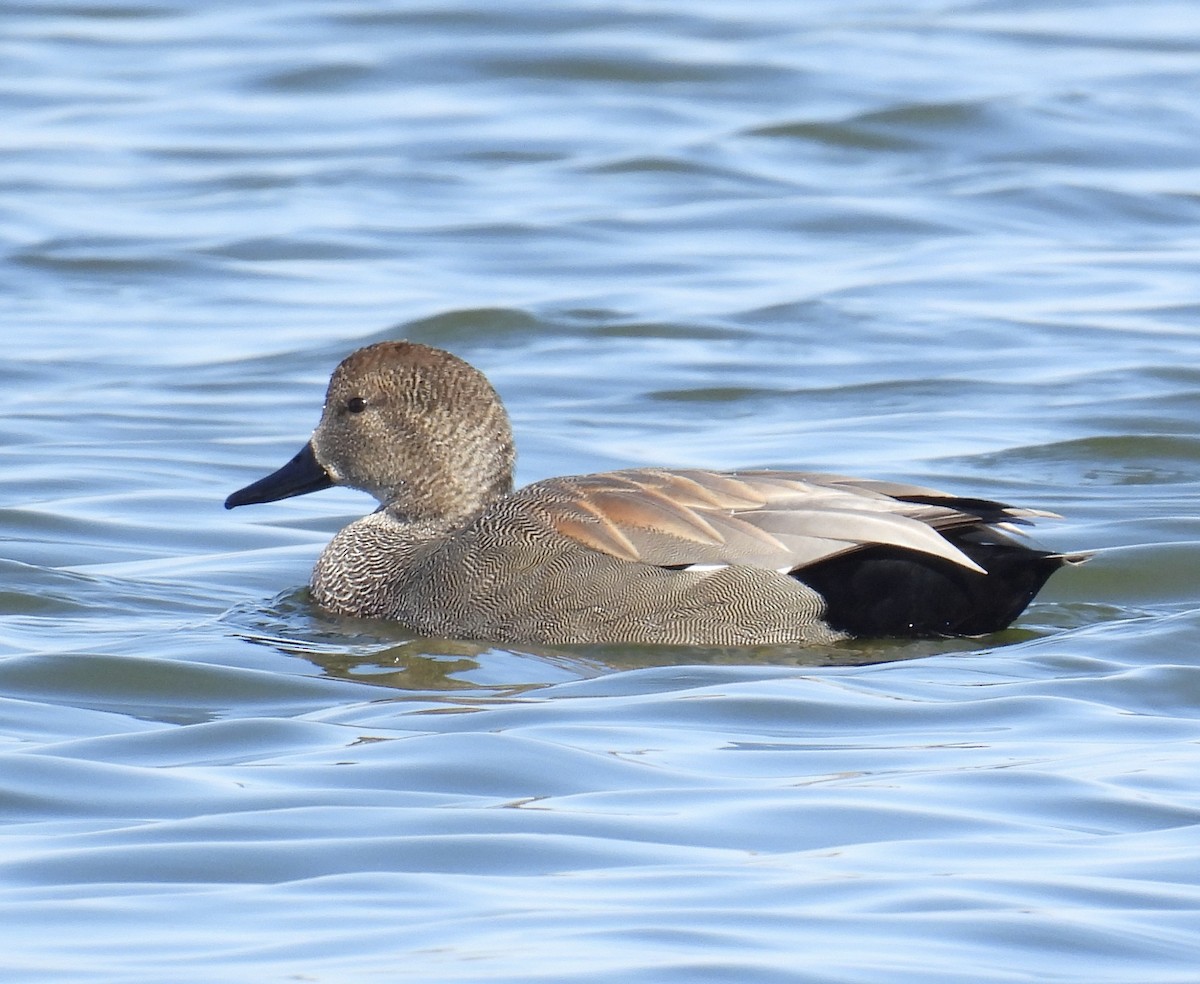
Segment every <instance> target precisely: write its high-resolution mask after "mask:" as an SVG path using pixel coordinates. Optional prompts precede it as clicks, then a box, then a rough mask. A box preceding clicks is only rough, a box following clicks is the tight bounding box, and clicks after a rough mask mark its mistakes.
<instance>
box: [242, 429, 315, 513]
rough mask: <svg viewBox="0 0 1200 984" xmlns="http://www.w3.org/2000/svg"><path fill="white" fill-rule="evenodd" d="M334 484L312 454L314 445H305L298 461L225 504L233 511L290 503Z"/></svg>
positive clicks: (290, 463) (272, 473) (254, 483)
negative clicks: (264, 504) (245, 507)
mask: <svg viewBox="0 0 1200 984" xmlns="http://www.w3.org/2000/svg"><path fill="white" fill-rule="evenodd" d="M333 484H334V483H333V479H332V478H330V477H329V473H328V472H326V471H325V469H324V468H322V467H321V465H320V464H319V463H318V461H317V457H316V455H314V454H313V449H312V445H311V444H306V445H304V447H302V448H301V449H300V453H299V454H297V455H296V457H294V458H293V459H292V460H291V461H289V462H288V463H287V464H286V465H284V466H283V467H282V468H280V469H279V470H278V471H274V472H271V474H270V475H268V476H267V477H266V478H260V479H259V480H258V481H257V482H252V483H251V484H249V485H247V486H246V487H245V488H244V489H238V490H237V491H236V492H234V493H233V495H231V496H230V497H229V498H228V499H226V500H225V508H226V509H233V508H234V507H235V506H250V505H254V504H255V503H259V502H274V501H276V500H277V499H290V498H291V497H292V496H294V495H305V494H306V493H308V492H319V491H321V489H327V488H330V487H331V486H332V485H333Z"/></svg>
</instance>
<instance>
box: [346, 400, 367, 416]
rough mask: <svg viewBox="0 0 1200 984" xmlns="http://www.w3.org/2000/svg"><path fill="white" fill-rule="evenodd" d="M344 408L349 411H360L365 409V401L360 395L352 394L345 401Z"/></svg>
mask: <svg viewBox="0 0 1200 984" xmlns="http://www.w3.org/2000/svg"><path fill="white" fill-rule="evenodd" d="M346 409H347V410H349V411H350V412H351V413H362V412H363V411H364V410H366V409H367V401H366V400H364V399H363V398H362V397H361V396H352V397H350V399H348V400H347V401H346Z"/></svg>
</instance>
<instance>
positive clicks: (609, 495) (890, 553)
mask: <svg viewBox="0 0 1200 984" xmlns="http://www.w3.org/2000/svg"><path fill="white" fill-rule="evenodd" d="M514 459H515V451H514V448H513V438H512V429H511V427H510V424H509V420H508V414H507V413H506V412H505V410H504V407H503V405H502V404H501V402H500V398H499V396H498V395H497V394H496V391H495V390H494V389H493V388H492V387H491V385H490V384H489V383H488V381H487V379H486V378H484V376H483V374H482V373H480V372H479V371H478V370H476V369H474V368H472V367H471V366H469V365H468V364H467V363H465V362H463V361H462V360H461V359H459V358H457V357H455V356H453V355H451V354H450V353H448V352H443V351H441V350H440V349H436V348H430V347H429V346H426V345H418V344H416V343H413V342H381V343H379V344H377V345H371V346H368V347H367V348H363V349H360V350H359V351H357V352H355V353H353V354H352V355H350V356H349V357H348V358H347V359H346V360H345V361H343V362H342V363H341V365H339V366H338V367H337V369H336V370H335V371H334V373H333V378H332V379H331V380H330V383H329V390H328V392H327V394H326V397H325V408H324V411H323V413H322V415H321V422H320V424H319V425H318V426H317V429H316V431H314V433H313V435H312V439H311V440H310V441H309V443H308V444H306V445H305V446H304V448H303V449H302V450H301V451H300V453H299V454H297V455H296V456H295V457H294V458H293V459H292V460H291V461H289V462H288V463H287V464H286V465H284V466H283V467H282V468H280V469H279V470H278V471H276V472H274V473H273V474H271V475H268V476H267V477H266V478H263V479H261V480H260V481H257V482H254V483H253V484H251V485H248V486H246V487H245V488H244V489H241V490H240V491H238V492H234V493H233V494H232V495H231V496H230V497H229V498H228V499H226V500H225V506H226V508H228V509H232V508H233V507H235V506H243V505H248V504H250V503H260V502H272V501H274V500H276V499H283V498H287V497H288V496H294V495H303V494H304V493H306V492H314V491H317V490H318V489H324V488H329V487H330V486H332V485H346V486H349V487H351V488H355V489H361V490H362V491H364V492H369V493H370V494H371V495H373V496H374V497H375V498H376V499H378V500H379V502H380V503H381V506H380V508H379V509H378V510H377V511H375V512H373V513H371V514H370V515H368V516H365V517H363V518H362V519H359V520H356V521H355V522H353V523H351V524H350V525H349V526H347V527H345V528H344V529H343V530H342V531H341V532H339V533H338V534H337V535H336V536H335V537H334V538H333V540H332V541H331V542H330V543H329V545H328V546H327V547H326V548H325V550H324V552H323V553H322V554H321V556H320V559H319V560H318V561H317V564H316V568H315V569H314V571H313V575H312V582H311V589H312V598H313V601H314V602H315V603H316V604H317V605H319V606H320V607H321V608H324V609H326V610H328V611H330V612H334V613H338V614H343V615H352V616H363V617H376V618H387V619H395V620H398V621H400V622H402V623H404V624H405V625H407V626H408V627H409V628H410V629H412V630H414V631H416V632H419V633H421V634H425V635H430V636H440V637H450V638H460V639H467V638H469V639H480V640H489V641H494V642H502V643H518V644H538V643H541V644H551V645H558V644H574V643H614V642H622V643H639V644H655V643H666V644H675V645H680V644H685V645H714V646H730V645H760V644H768V643H799V644H806V643H808V644H812V643H828V642H832V641H835V640H838V639H845V638H849V637H853V636H875V637H882V636H907V637H918V636H956V635H982V634H984V633H988V632H993V631H997V630H1000V629H1003V628H1005V627H1006V626H1008V625H1009V624H1010V623H1011V622H1012V621H1013V619H1015V618H1016V617H1017V616H1018V615H1020V614H1021V612H1022V611H1023V610H1024V609H1025V607H1026V605H1028V604H1029V602H1030V601H1031V600H1032V599H1033V596H1034V595H1035V594H1036V593H1037V592H1038V591H1039V590H1040V589H1041V587H1042V585H1043V584H1044V583H1045V581H1046V579H1047V578H1048V577H1049V576H1050V575H1051V574H1052V573H1053V572H1054V571H1055V570H1057V569H1058V568H1059V567H1061V566H1062V565H1063V564H1067V563H1075V562H1078V561H1081V560H1083V559H1085V555H1083V554H1069V555H1068V554H1057V553H1050V552H1047V551H1044V550H1038V549H1034V548H1032V547H1030V546H1028V545H1026V544H1024V543H1022V542H1020V541H1018V540H1016V539H1014V538H1013V536H1011V535H1010V533H1012V532H1014V531H1015V524H1027V523H1028V522H1029V521H1030V519H1032V518H1034V517H1041V516H1053V515H1054V514H1053V513H1047V512H1042V511H1040V510H1035V509H1018V508H1014V507H1012V506H1007V505H1005V504H1003V503H999V502H991V501H989V500H987V499H976V498H962V497H958V496H954V495H948V494H946V493H944V492H936V491H933V490H932V489H925V488H920V487H917V486H911V485H899V484H894V483H891V482H880V481H870V480H863V479H855V478H843V477H840V476H836V475H824V474H812V473H808V472H795V471H735V472H714V471H703V470H699V469H680V470H670V471H669V470H666V469H659V468H630V469H626V470H622V471H614V472H605V473H602V474H596V475H578V476H571V477H565V478H550V479H546V480H544V481H540V482H535V483H533V484H532V485H527V486H525V487H524V488H522V489H519V490H516V491H514V490H513V462H514Z"/></svg>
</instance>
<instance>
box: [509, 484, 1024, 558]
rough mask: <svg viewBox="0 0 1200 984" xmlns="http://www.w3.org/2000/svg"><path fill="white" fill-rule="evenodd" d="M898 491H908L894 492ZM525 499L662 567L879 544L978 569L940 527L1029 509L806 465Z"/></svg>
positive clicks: (540, 490)
mask: <svg viewBox="0 0 1200 984" xmlns="http://www.w3.org/2000/svg"><path fill="white" fill-rule="evenodd" d="M893 489H894V490H896V491H897V492H899V491H901V490H903V492H906V493H908V494H909V495H910V496H911V497H912V498H911V499H902V498H899V497H897V496H894V495H892V494H891V492H890V490H893ZM518 496H519V497H521V498H522V499H524V500H525V502H526V503H527V504H528V505H529V507H530V508H533V509H536V511H537V512H538V513H539V514H540V515H541V516H542V517H543V519H544V520H545V521H546V522H547V523H548V524H549V526H550V527H551V528H552V529H553V530H555V531H556V532H557V533H558V534H559V535H561V536H565V537H568V538H570V539H572V540H575V541H576V542H578V543H580V544H582V545H583V546H585V547H588V548H590V549H592V550H599V551H601V552H603V553H607V554H610V555H612V556H614V557H619V558H621V559H622V560H628V561H631V562H638V563H644V564H653V565H655V566H660V567H679V566H682V567H687V566H698V567H705V566H714V567H716V566H724V565H728V564H745V565H750V566H755V567H764V568H769V569H772V570H778V571H793V570H797V569H799V568H802V567H805V566H808V565H810V564H814V563H816V562H817V561H820V560H824V559H826V558H829V557H834V556H837V555H838V554H842V553H846V552H848V551H852V550H856V549H859V548H861V547H865V546H870V545H875V544H883V545H890V546H895V547H901V548H903V549H907V550H915V551H918V552H921V553H927V554H932V555H934V556H938V557H942V558H944V559H946V560H949V561H951V562H952V563H955V564H959V565H961V566H963V567H966V568H968V569H970V570H976V571H979V570H981V568H979V567H978V566H977V565H976V564H975V563H974V562H973V561H971V560H970V559H969V558H968V557H967V556H966V555H965V554H963V553H962V552H961V551H960V550H958V548H957V547H955V546H954V545H953V544H951V543H950V542H949V541H947V540H946V539H945V538H944V537H943V536H942V535H941V534H940V533H939V532H938V530H939V529H953V528H958V527H963V526H972V525H981V524H987V523H988V522H999V521H1003V520H1013V521H1020V520H1019V518H1017V517H1018V516H1019V515H1021V514H1022V511H1019V510H1013V511H1011V512H1006V513H1004V515H997V517H996V518H995V519H992V518H991V517H988V518H987V519H984V518H981V516H980V515H979V514H978V512H971V511H964V510H960V509H958V508H955V505H954V503H955V502H956V500H955V499H954V498H953V497H951V496H944V495H943V494H942V493H938V492H935V491H933V490H929V489H919V488H917V487H915V486H891V485H889V484H888V483H858V482H856V481H855V480H853V479H840V478H839V477H837V476H826V475H810V474H807V473H803V472H709V471H702V470H681V471H666V470H660V469H649V468H646V469H640V468H639V469H628V470H624V471H616V472H607V473H603V474H598V475H582V476H574V477H567V478H555V479H549V480H547V481H544V482H538V483H536V484H535V485H532V486H529V487H528V488H526V489H524V490H522V492H520V493H518ZM988 505H989V506H993V507H995V509H997V510H1005V508H1006V507H1004V506H1002V505H1000V504H998V503H988Z"/></svg>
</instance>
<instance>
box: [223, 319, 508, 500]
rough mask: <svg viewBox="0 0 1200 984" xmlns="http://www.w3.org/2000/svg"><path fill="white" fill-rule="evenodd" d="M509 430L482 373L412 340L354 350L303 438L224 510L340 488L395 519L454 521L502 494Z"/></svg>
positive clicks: (505, 482) (336, 374)
mask: <svg viewBox="0 0 1200 984" xmlns="http://www.w3.org/2000/svg"><path fill="white" fill-rule="evenodd" d="M514 459H515V452H514V450H513V440H512V428H511V426H510V424H509V421H508V414H507V413H505V411H504V406H503V404H502V403H501V402H500V397H499V396H498V395H497V394H496V391H495V390H494V389H493V388H492V386H491V384H490V383H489V382H488V381H487V379H486V378H485V377H484V375H483V374H482V373H481V372H479V371H478V370H477V369H474V368H473V367H471V366H469V365H468V364H467V363H465V362H463V360H462V359H459V358H458V357H456V356H453V355H451V354H450V353H449V352H443V351H442V350H441V349H436V348H431V347H430V346H428V345H419V344H417V343H415V342H380V343H378V344H376V345H370V346H367V347H366V348H362V349H359V350H358V351H357V352H355V353H353V354H352V355H350V356H349V357H348V358H346V359H345V360H344V361H343V362H342V363H341V365H339V366H338V367H337V369H335V370H334V372H333V377H332V378H331V379H330V381H329V390H328V391H327V392H326V394H325V408H324V410H323V412H322V414H321V422H320V423H319V424H318V425H317V429H316V430H315V431H314V432H313V435H312V439H311V440H310V441H309V442H308V444H306V445H305V446H304V447H303V448H302V449H301V450H300V452H299V453H298V454H297V455H296V456H295V457H294V458H292V460H291V461H289V462H288V463H287V464H286V465H284V466H283V467H282V468H280V469H279V470H278V471H276V472H273V473H272V474H270V475H268V476H267V477H266V478H262V479H259V481H257V482H254V483H253V484H251V485H247V486H246V487H245V488H244V489H240V490H238V491H237V492H234V493H233V495H231V496H230V497H229V498H228V499H226V500H225V508H226V509H232V508H234V507H235V506H245V505H249V504H251V503H258V502H273V501H275V500H276V499H285V498H288V497H289V496H294V495H304V494H305V493H306V492H315V491H317V490H319V489H324V488H329V487H330V486H331V485H346V486H349V487H350V488H354V489H361V490H362V491H364V492H369V493H370V494H371V495H373V496H374V497H375V498H376V499H378V500H379V501H380V502H381V503H382V504H383V505H384V506H385V507H387V509H388V510H389V511H390V512H392V513H394V514H396V515H397V516H399V517H402V518H404V519H411V520H439V521H443V520H449V521H454V520H462V519H466V518H468V517H470V516H473V515H475V514H476V513H478V512H479V511H480V510H481V509H482V508H483V507H484V506H485V505H486V504H487V503H488V502H490V501H491V500H493V499H495V498H496V497H497V496H500V495H504V494H505V493H507V492H509V491H511V490H512V474H513V462H514Z"/></svg>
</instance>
